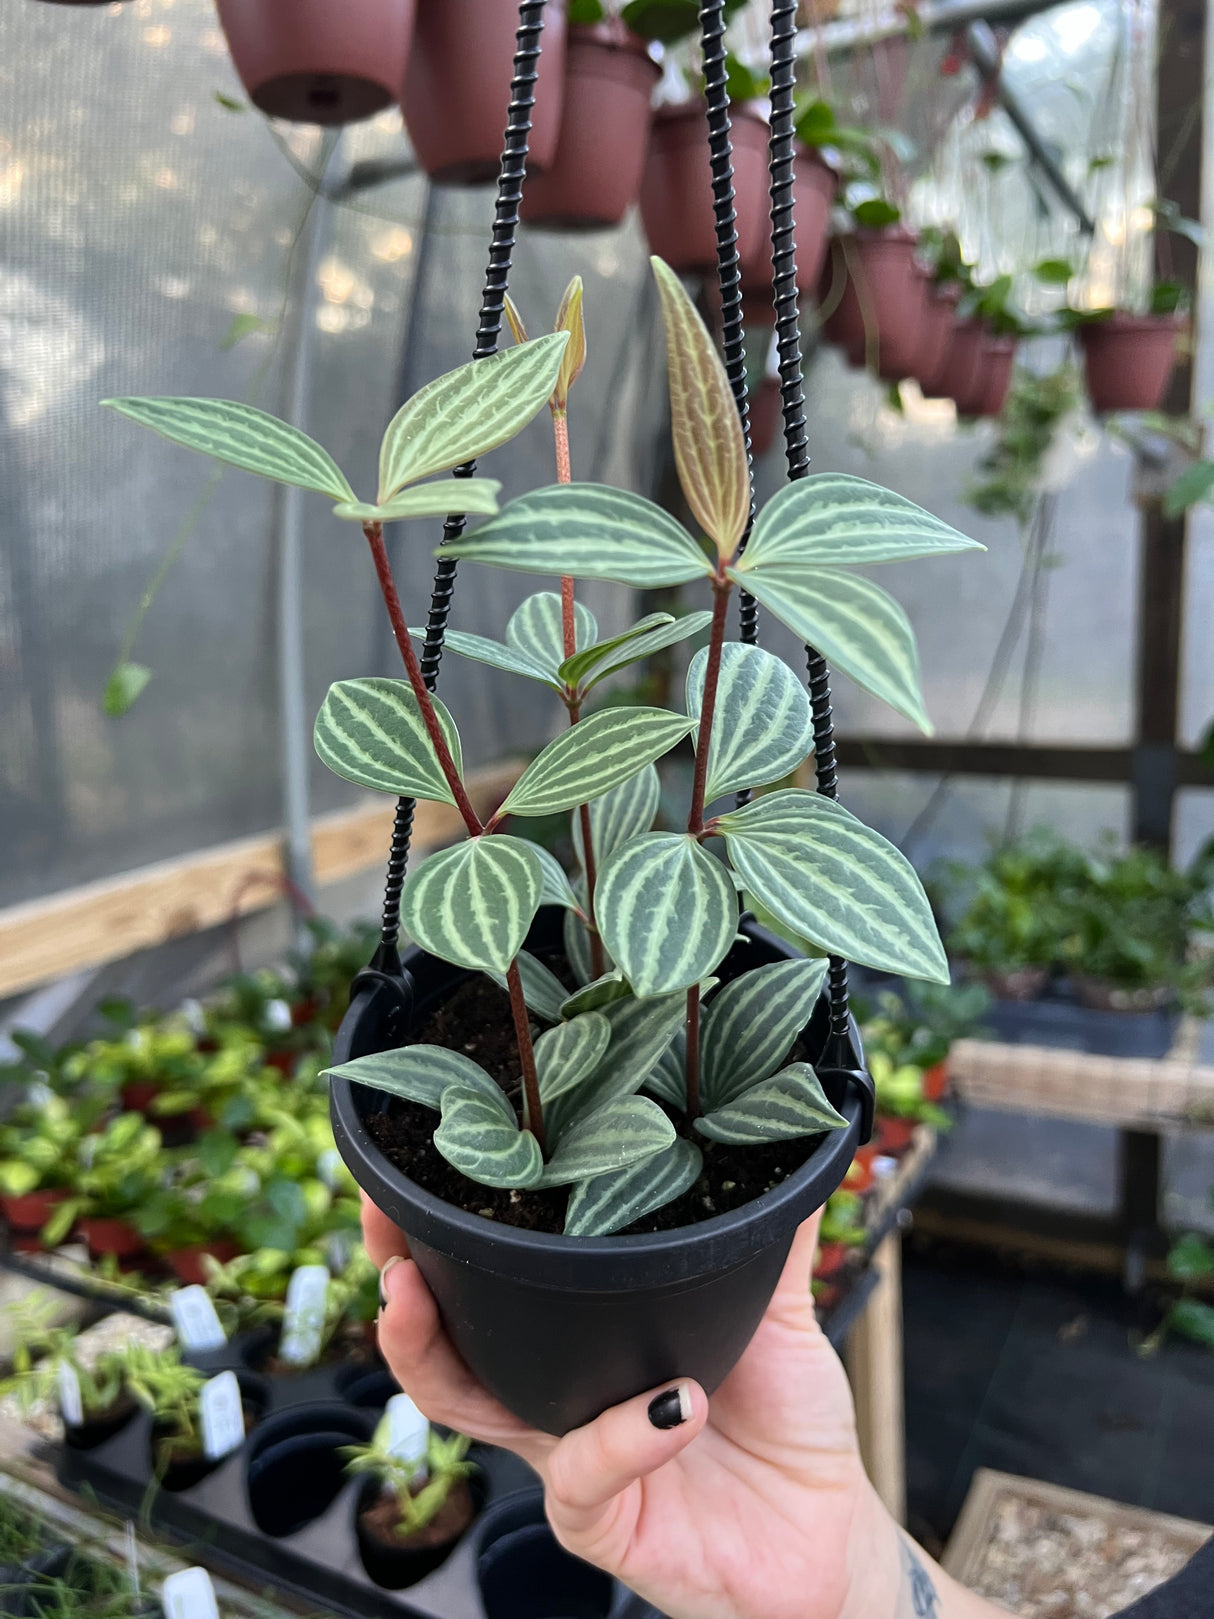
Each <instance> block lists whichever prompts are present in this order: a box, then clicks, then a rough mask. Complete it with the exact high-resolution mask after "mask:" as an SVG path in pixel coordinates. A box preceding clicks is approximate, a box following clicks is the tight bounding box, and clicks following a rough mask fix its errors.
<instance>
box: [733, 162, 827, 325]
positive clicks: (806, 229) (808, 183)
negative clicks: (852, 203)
mask: <svg viewBox="0 0 1214 1619" xmlns="http://www.w3.org/2000/svg"><path fill="white" fill-rule="evenodd" d="M837 184H838V181H837V179H836V176H835V171H834V170H833V169H832V168H830V167H829V166H828V165H827V164H826V163H824V162H823V160H822V158H821V157H820V156H819V154H818V153H817V152H813V151H809V150H808V149H807V148H805V147H803V146H800V147H798V148H797V150H796V154H795V156H794V157H793V169H792V211H793V226H794V229H795V231H796V242H797V291H798V292H812V291H813V289H814V288H815V287H816V286H817V284H818V277H819V276H820V275H821V273H822V264H823V261H824V259H825V258H826V247H827V243H828V242H829V240H830V211H831V208H832V207H833V206H834V201H835V187H836V185H837ZM742 289H743V291H744V292H757V293H761V294H763V296H764V297H765V298H766V299H767V302H768V303H770V302H771V300H772V297H773V294H774V285H773V275H772V258H771V242H770V240H769V239H768V237H767V233H766V232H765V233H764V240H763V244H762V247H761V248H760V249H759V252H758V253H757V254H756V255H755V257H753V258H750V259H743V260H742Z"/></svg>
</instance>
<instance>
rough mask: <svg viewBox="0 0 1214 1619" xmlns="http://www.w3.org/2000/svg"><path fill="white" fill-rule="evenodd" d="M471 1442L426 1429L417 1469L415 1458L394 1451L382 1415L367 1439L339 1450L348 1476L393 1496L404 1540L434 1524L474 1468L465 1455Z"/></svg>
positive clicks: (470, 1475) (453, 1434) (398, 1526)
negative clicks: (423, 1455)
mask: <svg viewBox="0 0 1214 1619" xmlns="http://www.w3.org/2000/svg"><path fill="white" fill-rule="evenodd" d="M470 1443H471V1441H470V1440H469V1439H468V1438H467V1437H466V1435H464V1434H460V1433H452V1434H440V1433H438V1432H436V1431H435V1429H433V1428H431V1430H430V1437H429V1439H428V1441H427V1443H426V1461H425V1466H424V1468H422V1469H419V1468H418V1466H417V1464H416V1463H415V1462H410V1461H406V1460H405V1459H404V1458H403V1457H400V1456H396V1455H394V1454H393V1452H392V1449H391V1446H390V1445H389V1424H388V1419H387V1417H384V1418H383V1419H382V1420H381V1421H380V1423H379V1425H378V1427H377V1428H376V1430H375V1433H374V1434H373V1435H372V1437H371V1440H370V1443H368V1444H366V1445H345V1446H343V1447H342V1452H341V1454H342V1455H343V1456H345V1457H346V1472H347V1473H349V1474H350V1475H351V1477H352V1478H360V1477H361V1478H366V1477H370V1478H374V1479H377V1480H378V1481H379V1483H380V1485H381V1486H382V1489H383V1490H384V1491H385V1492H386V1493H388V1494H390V1495H391V1496H392V1497H393V1498H394V1499H395V1501H396V1504H397V1507H398V1509H399V1512H400V1517H399V1518H398V1520H397V1524H396V1533H397V1535H398V1536H399V1537H400V1539H401V1540H408V1539H409V1538H410V1537H411V1536H413V1535H417V1534H420V1533H421V1531H422V1530H423V1529H425V1528H426V1527H427V1526H428V1525H429V1524H431V1523H433V1521H434V1519H435V1518H436V1517H437V1516H438V1514H439V1512H440V1511H441V1510H442V1508H443V1506H444V1505H445V1503H446V1501H447V1498H448V1497H449V1496H450V1494H451V1491H452V1490H453V1489H454V1487H455V1486H456V1484H458V1483H459V1482H460V1480H461V1479H466V1478H471V1477H472V1475H473V1474H474V1473H475V1472H476V1464H475V1462H470V1461H468V1460H467V1459H466V1458H467V1455H468V1446H469V1444H470ZM419 1474H420V1477H419Z"/></svg>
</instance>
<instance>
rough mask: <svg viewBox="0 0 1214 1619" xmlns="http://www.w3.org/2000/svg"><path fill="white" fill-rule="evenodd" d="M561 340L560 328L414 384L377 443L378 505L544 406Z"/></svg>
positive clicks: (474, 452)
mask: <svg viewBox="0 0 1214 1619" xmlns="http://www.w3.org/2000/svg"><path fill="white" fill-rule="evenodd" d="M568 341H569V336H568V333H566V332H552V333H549V334H548V336H546V337H537V338H536V339H535V341H534V342H532V343H520V344H519V345H518V346H517V347H516V348H512V349H503V350H502V352H501V353H500V354H493V355H490V356H489V357H488V358H487V359H483V360H471V361H469V363H468V364H467V365H461V366H458V367H457V368H456V369H455V370H454V371H448V372H447V373H446V375H445V376H441V377H436V378H435V379H434V381H433V382H428V383H427V384H426V386H425V387H424V388H419V389H418V391H417V392H416V393H415V394H414V395H413V397H412V398H411V399H408V400H406V402H405V403H404V404H403V405H402V406H401V408H400V409H399V410H398V411H397V413H396V415H395V416H394V417H393V418H392V420H391V421H390V422H389V423H388V429H387V432H386V433H385V434H384V437H383V443H382V444H381V445H380V450H379V499H380V502H381V503H383V502H386V501H388V500H390V499H391V498H392V496H393V495H394V494H395V493H396V491H397V490H398V489H401V488H403V487H404V485H405V484H407V483H416V482H417V481H418V479H419V478H429V477H430V476H431V475H432V474H433V473H435V472H450V471H451V469H452V468H453V467H458V466H461V465H462V464H463V463H464V462H465V461H475V460H476V458H477V457H478V456H481V455H486V454H487V453H488V452H489V451H490V450H493V449H496V448H497V446H498V445H499V444H504V443H505V442H506V440H507V439H511V438H513V437H514V435H515V434H516V433H517V432H518V431H519V430H520V429H521V428H523V427H525V426H526V425H527V423H528V422H529V421H530V420H531V418H532V417H533V416H534V415H536V414H537V412H539V411H541V410H542V409H543V408H544V406H545V405H546V404H547V403H548V399H549V396H550V394H551V393H552V389H553V386H554V385H555V383H556V379H557V376H558V374H559V372H560V369H561V359H562V357H563V355H564V353H565V345H566V344H567V343H568ZM456 499H457V501H458V496H457V497H456ZM456 509H457V510H459V509H461V508H459V507H458V505H457V507H456Z"/></svg>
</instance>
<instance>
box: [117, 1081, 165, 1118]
mask: <svg viewBox="0 0 1214 1619" xmlns="http://www.w3.org/2000/svg"><path fill="white" fill-rule="evenodd" d="M163 1089H164V1086H163V1085H162V1084H161V1083H160V1081H159V1080H158V1079H132V1080H130V1081H129V1082H128V1083H127V1084H125V1085H124V1086H123V1087H122V1089H121V1091H120V1092H119V1093H118V1094H119V1096H120V1098H121V1100H122V1105H123V1107H124V1108H125V1109H126V1111H127V1112H128V1113H147V1112H148V1111H149V1109H150V1108H151V1106H152V1103H153V1102H154V1101H155V1100H156V1098H157V1097H158V1096H159V1095H160V1093H161V1091H162V1090H163Z"/></svg>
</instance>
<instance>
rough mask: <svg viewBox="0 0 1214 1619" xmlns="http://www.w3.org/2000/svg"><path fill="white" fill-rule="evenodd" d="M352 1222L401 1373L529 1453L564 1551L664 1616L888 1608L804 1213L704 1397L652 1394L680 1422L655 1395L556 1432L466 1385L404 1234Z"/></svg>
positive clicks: (430, 1406) (417, 1388)
mask: <svg viewBox="0 0 1214 1619" xmlns="http://www.w3.org/2000/svg"><path fill="white" fill-rule="evenodd" d="M363 1232H364V1236H365V1239H366V1244H367V1251H368V1253H369V1254H370V1255H371V1258H372V1260H373V1261H374V1262H375V1264H376V1265H378V1266H380V1267H381V1269H383V1267H385V1266H387V1269H386V1270H385V1271H384V1277H383V1289H384V1294H385V1296H386V1298H387V1301H388V1302H387V1307H386V1308H385V1309H384V1311H383V1313H382V1314H381V1315H380V1319H379V1342H380V1348H381V1350H382V1351H383V1354H384V1357H385V1359H386V1360H387V1362H388V1365H389V1366H390V1367H391V1369H392V1371H393V1373H394V1374H395V1376H396V1378H397V1380H398V1381H399V1382H400V1384H401V1386H402V1387H403V1388H404V1389H405V1390H406V1391H407V1392H408V1393H409V1395H410V1396H411V1397H412V1399H413V1400H414V1401H415V1403H416V1404H417V1405H418V1406H419V1407H420V1408H421V1410H422V1411H423V1412H424V1413H425V1414H426V1415H427V1416H428V1417H430V1418H431V1419H432V1420H433V1421H436V1422H441V1423H443V1424H445V1425H446V1426H448V1427H451V1428H455V1429H458V1430H459V1431H460V1432H462V1433H466V1434H470V1435H471V1436H472V1437H473V1438H475V1439H480V1440H483V1441H485V1442H487V1443H489V1444H493V1445H503V1446H505V1447H506V1448H507V1449H508V1450H512V1451H515V1452H516V1453H517V1454H518V1455H520V1456H522V1457H523V1458H524V1460H526V1461H527V1462H529V1463H530V1464H531V1466H532V1467H534V1468H535V1469H536V1471H537V1472H538V1473H539V1474H540V1476H541V1477H542V1479H543V1481H544V1485H545V1492H546V1507H547V1512H548V1518H549V1521H550V1522H551V1524H552V1527H553V1530H554V1531H555V1533H556V1535H557V1538H558V1539H559V1540H560V1541H561V1543H562V1544H563V1545H564V1546H566V1547H567V1548H568V1549H569V1550H570V1551H571V1552H574V1553H576V1555H577V1556H579V1557H583V1558H585V1559H586V1560H587V1561H588V1562H591V1563H595V1564H597V1565H598V1566H599V1567H600V1568H603V1569H606V1570H607V1571H608V1572H609V1573H611V1574H614V1575H615V1576H616V1577H617V1578H618V1579H620V1580H622V1581H623V1582H624V1584H625V1585H627V1586H629V1587H631V1589H632V1590H634V1591H637V1592H639V1593H640V1594H641V1595H642V1596H643V1597H645V1598H646V1600H648V1601H649V1602H652V1603H653V1604H654V1605H655V1606H657V1607H658V1608H660V1609H661V1610H662V1612H663V1613H664V1614H668V1615H669V1616H670V1619H894V1616H895V1614H896V1612H897V1610H898V1609H899V1608H900V1607H901V1606H902V1603H901V1601H900V1591H901V1588H902V1586H903V1584H904V1578H903V1560H904V1558H905V1556H906V1553H905V1551H904V1549H903V1548H904V1545H905V1544H909V1543H904V1542H903V1541H902V1537H901V1536H900V1535H899V1532H898V1531H897V1529H896V1528H895V1527H894V1524H893V1522H892V1520H891V1519H890V1518H889V1516H888V1514H887V1513H886V1512H885V1510H884V1508H883V1507H882V1506H881V1505H880V1503H879V1501H878V1500H877V1498H876V1495H875V1494H874V1492H873V1490H872V1488H871V1486H870V1485H869V1483H868V1480H867V1478H866V1477H865V1474H864V1469H863V1466H862V1464H861V1461H860V1455H859V1450H858V1447H857V1444H856V1430H855V1422H854V1418H853V1414H852V1403H851V1394H850V1391H849V1389H848V1385H847V1379H846V1377H845V1376H844V1373H843V1368H842V1366H841V1365H840V1364H839V1360H838V1357H837V1356H836V1355H835V1352H834V1350H833V1349H832V1348H831V1347H830V1345H829V1343H828V1342H827V1341H826V1338H825V1336H824V1335H823V1333H822V1331H821V1329H820V1328H819V1326H818V1323H817V1320H816V1317H815V1314H814V1307H813V1300H812V1297H811V1294H810V1287H809V1281H810V1273H811V1267H812V1263H813V1256H814V1250H815V1247H816V1244H817V1236H818V1219H817V1218H815V1219H813V1220H810V1221H808V1222H807V1223H806V1224H805V1225H803V1226H802V1227H801V1228H800V1230H799V1231H798V1233H797V1235H796V1238H795V1240H794V1242H793V1246H792V1251H791V1253H790V1254H789V1258H788V1263H787V1265H786V1266H785V1268H784V1274H783V1276H782V1277H781V1279H780V1284H779V1286H778V1287H777V1289H776V1292H775V1296H774V1297H773V1299H772V1301H771V1304H770V1306H769V1307H768V1310H767V1314H766V1315H765V1316H764V1317H763V1320H762V1322H761V1323H760V1326H759V1330H758V1331H757V1333H756V1334H755V1336H754V1338H753V1339H752V1341H751V1343H750V1345H749V1347H748V1348H747V1350H746V1352H745V1354H744V1355H743V1356H742V1358H741V1360H740V1361H739V1362H738V1364H737V1366H736V1367H735V1368H734V1370H733V1371H732V1372H731V1373H730V1375H729V1377H728V1378H726V1380H725V1382H724V1383H723V1384H722V1385H721V1387H720V1388H719V1389H718V1390H717V1392H716V1393H715V1394H714V1395H713V1397H712V1401H711V1404H710V1403H709V1400H708V1398H707V1396H706V1395H705V1393H704V1391H703V1389H701V1388H700V1387H699V1385H698V1384H696V1383H691V1382H682V1383H679V1384H678V1385H677V1394H676V1395H675V1397H673V1398H671V1399H668V1400H667V1401H666V1402H665V1408H666V1410H665V1414H666V1415H667V1416H672V1417H675V1418H676V1419H677V1418H678V1417H679V1416H680V1415H681V1416H682V1417H683V1420H682V1421H678V1422H677V1425H676V1426H673V1427H669V1428H659V1427H655V1426H654V1424H653V1422H652V1421H651V1420H650V1417H649V1415H648V1409H649V1405H650V1400H651V1398H653V1397H654V1396H657V1395H661V1394H662V1393H665V1392H668V1390H653V1391H651V1392H650V1393H649V1394H642V1395H639V1396H638V1397H637V1398H636V1399H634V1400H629V1401H627V1402H626V1403H625V1404H623V1405H620V1406H616V1407H614V1408H613V1409H612V1410H610V1411H606V1412H604V1413H603V1415H602V1416H601V1417H599V1418H598V1419H597V1421H595V1422H592V1423H589V1424H588V1425H587V1426H586V1427H584V1428H578V1429H576V1430H574V1432H572V1433H569V1434H566V1435H565V1437H564V1438H563V1439H555V1438H553V1437H552V1436H551V1435H550V1434H544V1433H540V1432H539V1431H537V1430H536V1429H534V1428H529V1427H527V1426H526V1425H525V1424H523V1423H521V1422H520V1421H518V1419H517V1418H515V1417H513V1416H511V1414H510V1413H509V1412H508V1411H507V1410H506V1409H505V1408H504V1407H503V1406H501V1405H500V1404H499V1403H498V1402H497V1401H496V1400H495V1399H493V1398H492V1396H491V1395H489V1394H488V1393H487V1392H486V1391H485V1390H484V1389H483V1388H482V1387H481V1386H480V1385H479V1384H478V1383H477V1382H476V1380H475V1379H474V1378H473V1376H472V1374H471V1373H470V1372H469V1370H468V1368H467V1367H466V1366H465V1365H464V1363H463V1361H462V1360H461V1359H460V1358H459V1356H458V1355H457V1354H456V1352H455V1350H454V1349H453V1348H452V1346H451V1344H450V1342H449V1341H448V1339H447V1337H446V1334H445V1333H444V1331H443V1329H442V1326H441V1324H440V1321H439V1316H438V1310H437V1308H436V1306H435V1303H434V1300H433V1298H432V1297H431V1295H430V1292H429V1290H428V1289H427V1287H426V1284H425V1283H424V1281H423V1280H422V1277H421V1273H420V1272H419V1271H418V1269H417V1266H416V1265H415V1264H414V1263H413V1262H412V1261H411V1260H409V1259H408V1258H407V1257H404V1256H406V1255H407V1246H406V1243H405V1240H404V1238H403V1237H402V1235H401V1233H400V1232H399V1231H398V1230H397V1229H396V1228H395V1227H394V1226H393V1225H392V1224H391V1222H390V1221H388V1219H387V1218H386V1217H385V1216H384V1215H383V1214H381V1213H380V1211H379V1210H378V1209H377V1208H375V1206H374V1205H373V1204H372V1203H370V1201H369V1200H367V1199H364V1203H363ZM396 1256H402V1257H400V1258H397V1257H396ZM929 1589H931V1585H930V1581H929Z"/></svg>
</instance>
